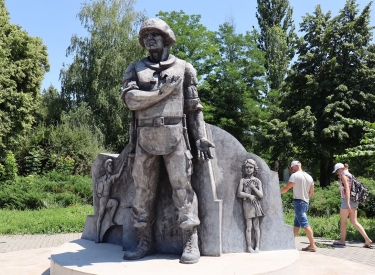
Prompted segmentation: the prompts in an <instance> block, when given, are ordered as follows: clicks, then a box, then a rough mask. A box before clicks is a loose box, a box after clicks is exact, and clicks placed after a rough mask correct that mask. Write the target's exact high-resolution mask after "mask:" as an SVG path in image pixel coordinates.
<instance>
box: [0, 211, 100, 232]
mask: <svg viewBox="0 0 375 275" xmlns="http://www.w3.org/2000/svg"><path fill="white" fill-rule="evenodd" d="M93 213H94V209H93V206H92V205H73V206H69V207H66V208H55V209H41V210H7V209H0V234H55V233H73V232H82V231H83V228H84V225H85V221H86V216H87V215H91V214H93Z"/></svg>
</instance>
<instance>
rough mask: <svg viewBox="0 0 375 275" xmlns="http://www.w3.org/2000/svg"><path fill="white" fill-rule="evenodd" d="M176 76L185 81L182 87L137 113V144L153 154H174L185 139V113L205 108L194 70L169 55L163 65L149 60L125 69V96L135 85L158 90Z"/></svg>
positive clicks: (144, 88) (189, 65)
mask: <svg viewBox="0 0 375 275" xmlns="http://www.w3.org/2000/svg"><path fill="white" fill-rule="evenodd" d="M176 76H178V77H180V78H182V79H183V81H182V82H181V85H180V87H178V88H176V89H175V90H174V91H173V92H172V93H171V94H169V95H168V96H167V97H165V98H163V99H161V100H160V101H159V102H157V103H156V104H154V105H152V106H148V107H145V108H143V109H138V110H135V119H136V124H137V136H138V143H139V144H140V145H141V146H142V148H143V149H145V150H146V151H147V152H149V153H151V154H155V155H166V154H169V153H170V152H172V151H173V150H174V149H175V148H176V146H177V145H178V143H179V142H180V141H181V139H182V136H183V135H182V118H183V116H184V113H187V112H191V111H196V110H200V109H202V108H203V107H202V105H201V104H200V100H199V98H198V92H197V89H196V85H197V78H196V73H195V69H194V68H193V66H192V65H191V64H190V63H188V62H186V61H183V60H181V59H178V58H176V57H175V56H173V55H169V58H168V59H167V60H166V61H162V62H160V63H153V62H151V61H150V60H149V58H144V59H142V60H140V61H137V62H135V63H133V64H131V65H130V66H129V67H128V68H127V69H126V71H125V74H124V77H123V93H126V92H128V91H130V90H132V89H134V88H133V85H136V86H138V87H139V90H141V91H155V90H158V89H159V88H160V87H161V85H163V84H164V83H165V81H166V78H172V77H176ZM127 100H129V99H127ZM128 103H129V102H125V104H127V105H128ZM160 126H163V127H160Z"/></svg>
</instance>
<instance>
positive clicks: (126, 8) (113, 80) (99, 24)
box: [60, 0, 145, 152]
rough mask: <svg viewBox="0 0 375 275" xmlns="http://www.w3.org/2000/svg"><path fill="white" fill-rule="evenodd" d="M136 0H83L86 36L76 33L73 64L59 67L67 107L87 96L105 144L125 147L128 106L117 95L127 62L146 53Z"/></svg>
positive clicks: (117, 148)
mask: <svg viewBox="0 0 375 275" xmlns="http://www.w3.org/2000/svg"><path fill="white" fill-rule="evenodd" d="M134 2H135V1H134V0H94V1H91V2H90V3H88V2H85V3H84V4H83V5H82V9H81V11H80V12H79V14H78V18H79V19H80V21H81V23H82V24H83V26H84V27H85V28H86V30H87V33H88V36H87V37H82V38H79V37H77V36H76V35H74V36H73V37H72V39H71V45H70V46H69V48H68V49H67V55H73V57H74V59H73V62H72V64H70V65H68V66H67V67H66V68H64V69H63V70H61V75H60V79H61V84H62V89H61V94H62V98H63V100H64V102H66V104H67V106H66V110H70V109H72V108H76V107H77V106H78V105H79V104H80V103H81V102H86V103H87V104H88V106H89V107H90V108H91V110H92V112H93V116H94V121H95V124H96V126H97V127H99V129H100V130H101V132H102V133H103V134H104V136H105V146H106V148H109V149H112V150H114V151H117V152H118V151H121V150H122V149H123V148H124V147H125V145H126V142H127V140H128V137H129V133H128V132H129V131H128V129H129V126H128V125H129V119H128V113H129V111H128V109H127V108H125V107H124V106H123V103H122V102H121V100H119V94H120V90H119V89H120V86H121V78H122V75H123V73H124V72H125V69H126V67H127V66H128V65H129V64H131V63H132V62H134V61H136V60H138V59H140V58H142V57H143V56H144V55H145V54H144V51H143V49H142V48H141V47H140V46H139V43H138V32H137V29H138V27H139V25H140V24H141V23H142V22H143V21H144V19H145V16H144V15H143V13H139V12H135V11H134V7H133V6H134Z"/></svg>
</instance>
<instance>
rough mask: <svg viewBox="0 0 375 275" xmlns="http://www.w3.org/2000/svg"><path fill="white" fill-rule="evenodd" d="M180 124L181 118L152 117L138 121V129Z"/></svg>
mask: <svg viewBox="0 0 375 275" xmlns="http://www.w3.org/2000/svg"><path fill="white" fill-rule="evenodd" d="M180 122H181V117H163V116H159V117H154V118H148V119H139V120H138V127H159V126H164V125H176V124H179V123H180Z"/></svg>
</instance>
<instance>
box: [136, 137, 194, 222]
mask: <svg viewBox="0 0 375 275" xmlns="http://www.w3.org/2000/svg"><path fill="white" fill-rule="evenodd" d="M162 158H163V159H164V163H165V166H166V169H167V172H168V177H169V181H170V183H171V186H172V189H173V195H172V199H173V203H174V206H175V207H176V208H177V209H178V224H179V226H180V227H181V228H182V229H184V228H190V227H193V226H196V225H199V223H200V221H199V217H198V200H197V196H196V194H195V192H194V190H193V188H192V186H191V174H192V169H193V167H192V162H191V158H192V157H191V154H190V151H188V150H187V149H186V144H185V141H184V139H182V140H181V142H180V143H179V144H178V146H177V148H176V149H175V150H174V151H173V152H172V153H170V154H168V155H163V156H160V155H153V154H150V153H148V152H147V151H145V150H144V149H143V148H142V147H141V146H140V145H139V144H137V148H136V154H135V161H134V166H133V170H132V175H133V178H134V185H135V190H136V191H135V197H134V199H133V214H132V219H133V222H134V226H135V227H136V228H139V227H143V226H147V225H151V224H153V222H154V220H155V211H156V207H155V199H156V188H157V184H158V182H159V173H160V163H161V160H162Z"/></svg>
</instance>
